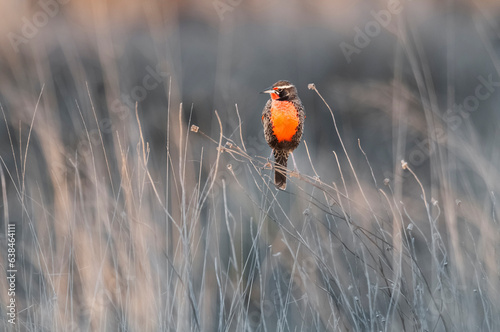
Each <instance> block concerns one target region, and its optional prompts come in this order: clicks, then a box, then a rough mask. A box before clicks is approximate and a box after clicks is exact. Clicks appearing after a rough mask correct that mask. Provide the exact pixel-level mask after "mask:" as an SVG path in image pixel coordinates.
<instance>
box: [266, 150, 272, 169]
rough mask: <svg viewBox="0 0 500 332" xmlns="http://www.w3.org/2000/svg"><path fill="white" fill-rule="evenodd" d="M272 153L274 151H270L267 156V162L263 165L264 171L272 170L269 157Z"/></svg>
mask: <svg viewBox="0 0 500 332" xmlns="http://www.w3.org/2000/svg"><path fill="white" fill-rule="evenodd" d="M273 152H274V150H271V154H270V155H269V158H267V162H266V163H265V164H264V167H263V168H264V169H271V168H273V166H272V164H271V157H272V156H273Z"/></svg>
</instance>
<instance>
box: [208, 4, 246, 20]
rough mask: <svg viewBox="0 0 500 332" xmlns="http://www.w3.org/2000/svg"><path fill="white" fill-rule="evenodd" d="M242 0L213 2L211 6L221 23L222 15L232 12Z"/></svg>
mask: <svg viewBox="0 0 500 332" xmlns="http://www.w3.org/2000/svg"><path fill="white" fill-rule="evenodd" d="M242 2H243V0H224V1H222V0H214V1H213V2H212V5H213V6H214V9H215V11H216V12H217V15H218V16H219V19H220V20H221V21H223V20H224V14H226V13H227V12H232V11H233V10H234V9H235V8H236V7H238V6H239V5H240V4H241V3H242Z"/></svg>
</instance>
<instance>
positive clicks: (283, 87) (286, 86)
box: [273, 84, 293, 89]
mask: <svg viewBox="0 0 500 332" xmlns="http://www.w3.org/2000/svg"><path fill="white" fill-rule="evenodd" d="M292 86H293V85H291V84H290V85H280V86H275V87H274V88H273V89H288V88H291V87H292Z"/></svg>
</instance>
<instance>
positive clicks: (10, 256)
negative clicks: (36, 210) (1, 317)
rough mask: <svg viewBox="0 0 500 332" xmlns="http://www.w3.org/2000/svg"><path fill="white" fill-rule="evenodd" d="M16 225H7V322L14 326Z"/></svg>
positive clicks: (15, 306) (15, 308) (15, 309)
mask: <svg viewBox="0 0 500 332" xmlns="http://www.w3.org/2000/svg"><path fill="white" fill-rule="evenodd" d="M16 274H17V267H16V224H12V223H11V224H8V225H7V286H8V289H7V295H8V299H9V300H8V305H7V317H8V319H7V321H8V322H9V324H12V325H15V324H16V315H17V303H16Z"/></svg>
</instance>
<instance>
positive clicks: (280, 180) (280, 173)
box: [274, 149, 288, 190]
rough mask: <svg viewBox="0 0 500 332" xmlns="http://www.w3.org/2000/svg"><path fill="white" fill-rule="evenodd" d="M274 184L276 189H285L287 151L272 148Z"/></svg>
mask: <svg viewBox="0 0 500 332" xmlns="http://www.w3.org/2000/svg"><path fill="white" fill-rule="evenodd" d="M274 161H275V162H276V165H275V167H274V184H275V185H276V187H278V189H281V190H285V188H286V164H287V161H288V151H286V150H276V149H275V150H274Z"/></svg>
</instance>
